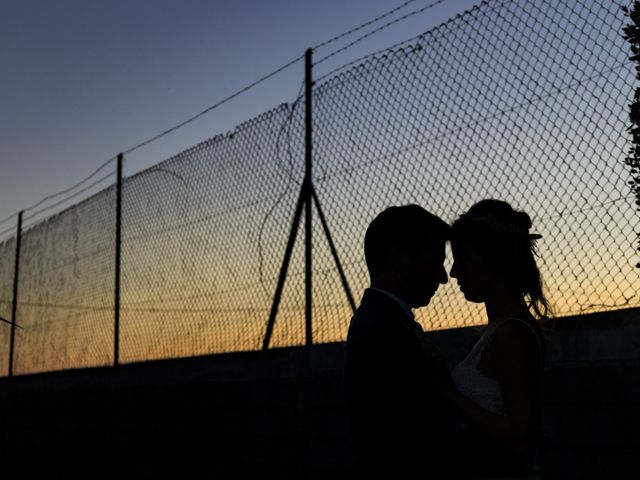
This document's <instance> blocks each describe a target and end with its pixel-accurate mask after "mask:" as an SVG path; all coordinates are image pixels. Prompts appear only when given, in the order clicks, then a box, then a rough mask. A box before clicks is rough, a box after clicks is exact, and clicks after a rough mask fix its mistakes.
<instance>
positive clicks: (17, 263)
mask: <svg viewBox="0 0 640 480" xmlns="http://www.w3.org/2000/svg"><path fill="white" fill-rule="evenodd" d="M23 212H24V211H23V210H21V211H20V213H18V228H17V231H16V258H15V267H14V270H13V302H12V305H11V340H10V342H9V376H10V377H13V349H14V344H15V338H16V323H17V322H16V315H17V313H18V280H19V278H20V239H21V238H22V213H23Z"/></svg>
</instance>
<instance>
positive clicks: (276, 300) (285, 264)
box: [262, 183, 307, 350]
mask: <svg viewBox="0 0 640 480" xmlns="http://www.w3.org/2000/svg"><path fill="white" fill-rule="evenodd" d="M306 190H307V184H306V183H303V184H302V188H301V189H300V195H299V197H298V203H297V205H296V212H295V214H294V215H293V223H292V224H291V232H290V233H289V240H288V241H287V248H286V249H285V252H284V260H283V261H282V266H281V267H280V276H279V277H278V285H277V286H276V293H275V294H274V295H273V303H272V305H271V313H270V314H269V321H268V322H267V331H266V332H265V334H264V341H263V342H262V349H263V350H267V349H268V348H269V341H270V340H271V333H272V332H273V325H274V324H275V321H276V315H277V314H278V305H280V298H281V297H282V289H283V287H284V281H285V279H286V278H287V269H288V268H289V261H290V260H291V253H292V252H293V246H294V244H295V242H296V235H297V233H298V225H299V224H300V218H301V216H302V206H303V205H304V202H305V198H306V197H307V192H306Z"/></svg>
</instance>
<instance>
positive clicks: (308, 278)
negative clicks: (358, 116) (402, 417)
mask: <svg viewBox="0 0 640 480" xmlns="http://www.w3.org/2000/svg"><path fill="white" fill-rule="evenodd" d="M312 52H313V50H312V49H310V48H308V49H307V51H306V52H305V56H304V59H305V62H304V67H305V68H304V70H305V75H304V78H305V92H304V119H305V129H304V130H305V135H304V146H305V148H304V156H305V175H304V181H305V183H306V185H307V191H306V198H305V202H306V203H305V245H304V257H305V267H304V271H305V282H304V284H305V333H306V344H307V345H311V344H312V343H313V330H312V325H311V313H312V310H311V309H312V307H313V305H312V296H313V290H312V286H313V283H312V246H313V244H312V237H311V232H312V223H311V221H312V216H311V213H312V211H311V207H312V205H311V191H312V188H313V187H312V185H313V180H312V177H311V172H312V162H311V158H312V157H311V150H312V140H313V137H312V135H311V133H312V132H311V127H312V121H311V119H312V117H311V113H312V112H311V100H312V95H311V87H312V86H313V81H312V77H311V75H312V63H311V58H312Z"/></svg>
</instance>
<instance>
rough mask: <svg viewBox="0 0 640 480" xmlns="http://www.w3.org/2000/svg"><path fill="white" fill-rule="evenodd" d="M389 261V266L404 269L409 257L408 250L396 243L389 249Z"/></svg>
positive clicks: (396, 269) (394, 268)
mask: <svg viewBox="0 0 640 480" xmlns="http://www.w3.org/2000/svg"><path fill="white" fill-rule="evenodd" d="M388 261H389V267H390V268H392V269H393V270H395V271H398V270H400V269H402V270H404V268H405V266H406V264H407V263H408V261H409V259H408V257H407V252H406V251H405V249H403V248H402V247H400V245H394V246H393V247H391V250H390V251H389V260H388Z"/></svg>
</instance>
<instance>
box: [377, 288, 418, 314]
mask: <svg viewBox="0 0 640 480" xmlns="http://www.w3.org/2000/svg"><path fill="white" fill-rule="evenodd" d="M369 290H375V291H376V292H380V293H384V294H385V295H387V296H389V297H391V298H392V299H393V300H395V301H396V302H397V303H398V305H400V306H401V307H402V309H403V310H404V311H405V312H406V313H407V315H409V318H410V319H411V320H415V316H414V315H413V311H411V307H409V304H408V303H407V302H405V301H404V300H402V299H401V298H400V297H398V296H397V295H394V294H393V293H391V292H387V291H386V290H382V289H381V288H373V287H369Z"/></svg>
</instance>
